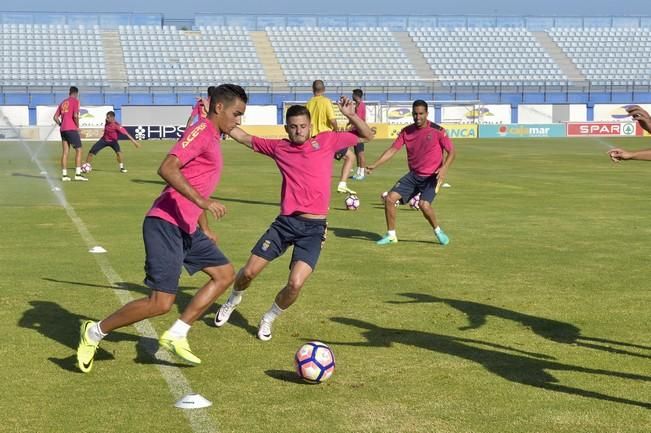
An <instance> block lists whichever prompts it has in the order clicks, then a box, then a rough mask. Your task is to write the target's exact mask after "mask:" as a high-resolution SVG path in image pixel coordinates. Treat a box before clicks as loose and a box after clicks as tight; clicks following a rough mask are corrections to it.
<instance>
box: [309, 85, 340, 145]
mask: <svg viewBox="0 0 651 433" xmlns="http://www.w3.org/2000/svg"><path fill="white" fill-rule="evenodd" d="M306 107H307V110H308V111H309V112H310V117H311V118H312V121H311V125H312V135H313V136H314V135H317V134H319V133H320V132H323V131H332V125H331V124H330V121H331V120H332V119H335V110H334V109H333V108H332V101H330V99H328V98H327V97H325V96H323V95H319V96H313V97H312V99H310V100H309V101H308V102H307V105H306Z"/></svg>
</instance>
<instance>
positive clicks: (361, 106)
mask: <svg viewBox="0 0 651 433" xmlns="http://www.w3.org/2000/svg"><path fill="white" fill-rule="evenodd" d="M355 114H357V117H359V118H360V119H362V120H363V121H364V122H366V104H365V103H364V101H359V102H358V103H357V107H355Z"/></svg>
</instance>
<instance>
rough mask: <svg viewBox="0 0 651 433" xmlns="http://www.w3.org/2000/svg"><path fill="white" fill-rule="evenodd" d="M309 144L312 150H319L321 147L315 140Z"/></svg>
mask: <svg viewBox="0 0 651 433" xmlns="http://www.w3.org/2000/svg"><path fill="white" fill-rule="evenodd" d="M310 144H311V145H312V148H313V149H314V150H319V148H320V147H321V145H320V144H319V142H318V141H316V140H312V141H311V142H310Z"/></svg>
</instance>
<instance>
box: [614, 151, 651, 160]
mask: <svg viewBox="0 0 651 433" xmlns="http://www.w3.org/2000/svg"><path fill="white" fill-rule="evenodd" d="M608 156H609V157H610V159H612V160H613V162H620V161H628V160H635V161H651V149H644V150H638V151H637V152H629V151H627V150H624V149H619V148H616V149H611V150H609V151H608Z"/></svg>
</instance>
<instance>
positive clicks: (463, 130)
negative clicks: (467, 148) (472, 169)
mask: <svg viewBox="0 0 651 433" xmlns="http://www.w3.org/2000/svg"><path fill="white" fill-rule="evenodd" d="M405 126H406V125H388V127H389V130H388V132H389V133H388V137H387V138H396V137H397V136H398V134H399V133H400V131H402V129H403V128H404V127H405ZM441 126H442V127H443V128H445V132H446V133H447V134H448V137H450V138H452V139H455V138H477V136H478V131H479V129H478V127H477V125H459V124H457V123H443V124H441ZM378 138H384V137H378Z"/></svg>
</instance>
